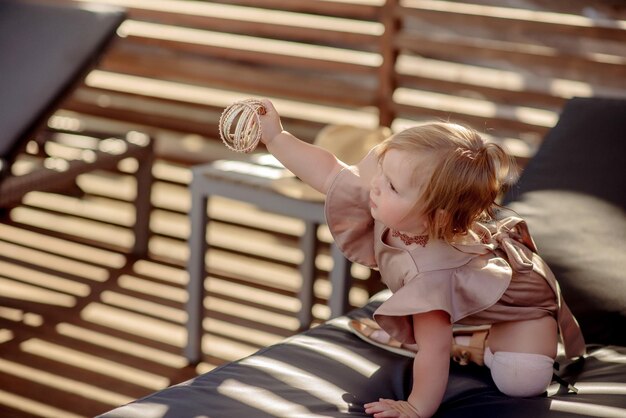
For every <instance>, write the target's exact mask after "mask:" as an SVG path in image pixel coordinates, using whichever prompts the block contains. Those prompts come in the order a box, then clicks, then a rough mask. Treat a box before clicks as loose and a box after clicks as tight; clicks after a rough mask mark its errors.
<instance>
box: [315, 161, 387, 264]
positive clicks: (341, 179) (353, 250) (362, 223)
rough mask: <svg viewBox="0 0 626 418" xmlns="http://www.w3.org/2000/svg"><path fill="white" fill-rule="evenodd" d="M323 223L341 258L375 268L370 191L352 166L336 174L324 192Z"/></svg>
mask: <svg viewBox="0 0 626 418" xmlns="http://www.w3.org/2000/svg"><path fill="white" fill-rule="evenodd" d="M324 210H325V214H326V223H327V224H328V228H329V229H330V232H331V234H332V236H333V239H334V240H335V244H336V245H337V246H338V247H339V249H340V250H341V252H342V253H343V255H344V256H345V257H346V258H347V259H348V260H350V261H352V262H354V263H359V264H363V265H365V266H367V267H371V268H377V267H378V266H377V263H376V257H375V253H374V219H373V218H372V215H371V213H370V208H369V189H367V188H366V187H364V186H363V181H362V179H361V178H360V176H359V174H358V169H357V168H356V167H354V166H350V167H346V168H344V169H343V170H341V171H340V172H339V174H337V176H336V177H335V180H334V181H333V183H332V184H331V186H330V188H329V189H328V191H327V192H326V204H325V208H324Z"/></svg>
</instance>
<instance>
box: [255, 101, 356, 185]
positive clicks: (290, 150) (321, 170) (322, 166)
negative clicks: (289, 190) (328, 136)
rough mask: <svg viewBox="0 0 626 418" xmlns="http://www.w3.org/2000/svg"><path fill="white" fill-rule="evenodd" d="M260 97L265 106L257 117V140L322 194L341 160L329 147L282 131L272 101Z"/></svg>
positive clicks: (338, 169) (343, 165)
mask: <svg viewBox="0 0 626 418" xmlns="http://www.w3.org/2000/svg"><path fill="white" fill-rule="evenodd" d="M261 101H262V102H263V105H264V106H265V110H266V113H265V114H264V115H262V116H261V117H260V119H261V130H262V137H261V142H263V143H264V144H265V146H266V147H267V149H268V151H269V152H270V153H272V155H274V157H276V158H277V159H278V160H279V161H280V162H281V163H282V164H283V165H284V166H285V167H287V169H289V171H291V172H292V173H293V174H295V175H296V176H297V177H298V178H300V180H302V181H303V182H305V183H307V184H308V185H310V186H311V187H313V188H314V189H316V190H318V191H320V192H322V193H324V194H325V193H326V191H327V190H328V188H329V187H330V184H331V183H332V180H333V178H335V176H336V175H337V173H338V172H339V171H340V170H341V169H342V168H343V167H345V164H344V163H342V162H341V161H339V160H338V159H337V158H336V157H335V156H334V155H333V154H331V153H330V152H329V151H327V150H325V149H323V148H320V147H317V146H315V145H312V144H309V143H306V142H304V141H301V140H300V139H298V138H296V137H295V136H293V135H291V134H290V133H289V132H286V131H284V130H283V127H282V125H281V123H280V116H279V115H278V112H276V109H275V108H274V106H273V105H272V102H270V101H269V100H267V99H263V100H261Z"/></svg>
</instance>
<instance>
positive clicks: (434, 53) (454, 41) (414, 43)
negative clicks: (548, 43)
mask: <svg viewBox="0 0 626 418" xmlns="http://www.w3.org/2000/svg"><path fill="white" fill-rule="evenodd" d="M396 46H397V47H398V48H401V49H403V50H406V51H410V52H413V53H415V54H417V55H423V56H428V57H430V58H436V59H439V60H442V61H451V62H463V61H464V62H473V63H478V62H480V61H481V60H484V61H486V62H488V63H489V64H490V66H493V67H495V68H498V67H508V68H510V67H511V65H515V66H519V67H520V69H523V70H525V71H536V72H538V73H539V74H549V75H552V76H557V75H558V76H560V77H563V78H571V79H574V80H585V81H593V82H594V83H598V84H605V85H616V86H620V85H623V80H624V79H626V57H619V56H609V57H607V56H577V55H573V54H567V53H562V52H561V51H558V50H556V49H554V48H549V47H542V46H539V45H527V44H515V43H510V42H500V41H496V40H485V39H477V38H461V37H457V36H450V35H445V34H430V35H428V36H426V35H424V34H417V33H407V32H403V33H401V34H399V35H398V36H397V38H396ZM485 66H487V65H486V64H485Z"/></svg>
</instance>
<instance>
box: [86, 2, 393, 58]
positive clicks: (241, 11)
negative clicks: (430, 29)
mask: <svg viewBox="0 0 626 418" xmlns="http://www.w3.org/2000/svg"><path fill="white" fill-rule="evenodd" d="M83 2H87V3H89V2H90V1H89V0H83ZM99 3H105V4H110V5H115V6H121V7H124V8H125V9H126V10H127V12H128V15H129V18H130V19H133V20H144V21H148V22H153V23H164V24H169V25H174V26H181V27H192V28H196V29H206V30H212V31H218V32H227V33H244V34H249V35H254V36H266V37H270V38H276V39H284V40H298V41H308V42H314V43H320V42H321V43H326V44H342V43H348V44H354V45H361V46H362V47H363V48H365V49H367V46H368V45H371V44H372V43H375V41H376V38H377V37H378V36H380V35H381V34H382V32H383V27H382V25H381V24H380V23H377V22H373V21H363V20H357V19H347V18H340V17H336V16H321V15H312V14H310V13H296V12H290V11H280V10H271V9H268V8H267V7H242V6H238V5H228V4H219V3H213V2H196V1H187V0H153V1H150V2H145V1H140V0H99Z"/></svg>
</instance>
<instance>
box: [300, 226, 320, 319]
mask: <svg viewBox="0 0 626 418" xmlns="http://www.w3.org/2000/svg"><path fill="white" fill-rule="evenodd" d="M317 227H318V224H317V223H315V222H305V229H304V234H303V235H302V237H301V238H300V249H301V250H302V264H301V265H300V273H301V274H302V287H301V288H300V292H299V297H300V303H301V308H300V313H299V314H298V320H299V321H300V329H301V330H305V329H307V328H309V327H310V326H311V322H312V321H313V312H312V310H313V301H314V300H315V292H314V290H313V286H314V284H315V272H316V269H315V256H316V254H317Z"/></svg>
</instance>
